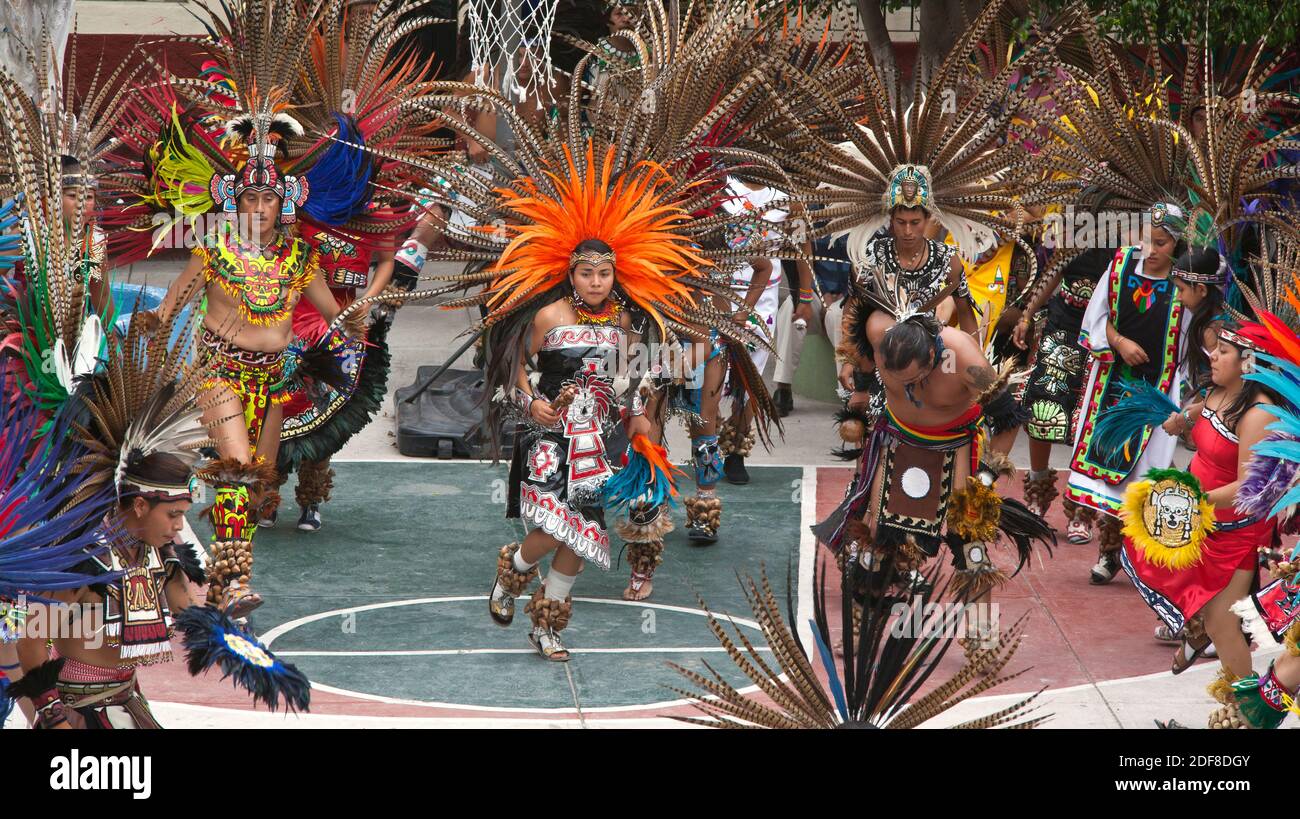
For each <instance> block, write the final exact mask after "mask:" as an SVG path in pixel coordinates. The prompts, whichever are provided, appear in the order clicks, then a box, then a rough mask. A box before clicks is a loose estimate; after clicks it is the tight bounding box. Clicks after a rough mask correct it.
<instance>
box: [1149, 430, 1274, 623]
mask: <svg viewBox="0 0 1300 819" xmlns="http://www.w3.org/2000/svg"><path fill="white" fill-rule="evenodd" d="M1192 440H1193V441H1194V442H1195V443H1196V455H1195V456H1193V458H1192V464H1191V467H1190V471H1191V473H1192V474H1193V475H1195V476H1196V479H1197V480H1199V481H1200V482H1201V489H1203V490H1204V491H1206V492H1209V491H1211V490H1214V489H1218V488H1219V487H1221V486H1225V485H1227V484H1230V483H1232V482H1233V481H1235V480H1237V453H1238V450H1239V446H1238V442H1237V436H1236V435H1235V434H1233V433H1232V432H1231V431H1229V430H1228V428H1227V427H1226V426H1225V425H1224V424H1223V422H1222V420H1220V418H1219V416H1218V415H1217V414H1215V412H1214V411H1213V410H1211V409H1210V408H1208V407H1206V408H1204V409H1202V410H1201V420H1200V422H1199V423H1197V424H1196V426H1194V427H1193V428H1192ZM1243 517H1244V516H1243V515H1240V514H1238V513H1237V510H1236V509H1233V508H1228V509H1216V510H1215V515H1214V519H1215V521H1216V522H1217V523H1219V524H1220V525H1222V524H1224V523H1228V522H1230V521H1238V520H1241V519H1242V518H1243ZM1276 539H1277V522H1276V519H1275V518H1269V519H1267V520H1262V521H1259V522H1258V523H1252V524H1250V525H1248V526H1243V527H1242V528H1240V529H1232V530H1230V531H1226V532H1225V531H1218V532H1215V533H1214V534H1212V535H1210V536H1209V537H1207V538H1206V539H1205V542H1204V543H1202V544H1201V559H1200V561H1199V562H1198V563H1196V565H1194V566H1189V567H1187V568H1186V569H1168V568H1164V567H1162V566H1154V565H1152V564H1151V563H1149V562H1147V560H1146V558H1145V557H1143V555H1142V554H1141V552H1139V551H1138V550H1137V549H1135V548H1134V547H1133V544H1132V542H1131V541H1129V540H1128V539H1127V538H1125V540H1124V556H1123V563H1124V568H1125V569H1126V570H1127V571H1128V573H1129V576H1130V577H1132V578H1133V583H1134V585H1136V586H1137V587H1138V591H1139V592H1141V593H1142V596H1143V597H1144V598H1145V599H1146V602H1147V605H1149V606H1151V608H1153V609H1154V610H1155V612H1156V614H1158V615H1160V617H1161V618H1162V619H1163V620H1164V621H1165V622H1166V623H1167V624H1168V625H1169V627H1170V628H1171V629H1173V630H1174V631H1177V630H1179V629H1181V628H1182V625H1183V622H1184V621H1185V620H1186V619H1187V618H1190V617H1192V616H1193V615H1195V614H1196V613H1197V612H1198V611H1200V610H1201V608H1202V607H1204V606H1205V604H1206V603H1208V602H1209V601H1210V599H1211V598H1212V597H1214V596H1215V595H1216V594H1218V593H1219V592H1221V591H1223V590H1224V589H1225V588H1226V587H1227V585H1228V581H1229V580H1230V579H1232V573H1233V572H1235V571H1237V570H1238V569H1244V570H1247V571H1249V570H1251V569H1254V568H1256V567H1257V566H1258V565H1259V563H1258V560H1259V548H1260V547H1261V546H1268V545H1270V544H1272V543H1273V542H1274V541H1275V540H1276Z"/></svg>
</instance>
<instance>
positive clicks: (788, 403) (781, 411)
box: [772, 387, 794, 418]
mask: <svg viewBox="0 0 1300 819" xmlns="http://www.w3.org/2000/svg"><path fill="white" fill-rule="evenodd" d="M772 406H774V407H776V414H777V416H778V417H780V418H784V417H786V416H787V415H789V414H790V413H792V412H794V394H793V393H792V392H791V391H790V388H789V387H777V388H776V392H773V393H772Z"/></svg>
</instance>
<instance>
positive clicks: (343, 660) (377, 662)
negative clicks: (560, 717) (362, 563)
mask: <svg viewBox="0 0 1300 819" xmlns="http://www.w3.org/2000/svg"><path fill="white" fill-rule="evenodd" d="M486 601H487V596H486V595H463V596H446V597H423V598H413V599H408V600H394V601H386V602H383V603H370V604H366V605H360V606H349V607H347V608H340V609H333V610H330V611H324V612H318V613H316V614H310V615H306V616H304V617H299V618H297V619H294V620H290V621H289V622H287V623H283V624H281V625H279V626H276V627H274V628H272V629H269V630H268V631H266V632H265V633H264V634H263V635H262V641H263V643H264V644H265V645H266V646H267V647H268V648H270V649H271V650H272V651H274V652H275V654H276V655H277V656H278V657H280V658H282V659H283V660H285V661H287V662H291V663H295V664H297V665H298V666H299V668H300V669H301V670H303V671H304V672H306V673H307V675H308V677H309V678H313V679H312V686H313V687H314V688H317V689H320V690H322V691H328V692H331V693H335V694H341V695H344V696H350V697H355V698H357V699H362V700H369V701H376V702H384V703H389V704H399V705H413V706H421V707H427V708H450V709H460V710H466V711H485V712H522V713H550V714H559V713H573V712H574V710H575V709H574V707H573V705H572V703H571V702H569V703H568V704H565V705H562V706H555V705H550V706H547V707H537V706H528V705H523V704H520V703H517V702H516V703H511V702H506V701H504V700H503V701H501V702H497V703H492V702H488V703H484V702H456V701H452V700H454V699H457V697H456V696H455V690H453V691H452V696H450V697H446V698H444V697H440V696H436V695H437V694H438V693H439V687H438V685H437V679H436V677H437V675H438V674H441V673H448V674H449V675H451V677H453V678H454V676H455V667H454V666H453V665H450V663H455V662H456V660H457V659H461V660H462V663H461V665H462V666H463V667H467V668H468V667H470V666H471V664H472V663H475V662H478V663H483V662H484V661H485V660H486V661H487V663H489V664H491V665H495V666H497V667H498V673H497V674H496V675H495V676H493V675H486V676H484V675H482V673H481V672H482V670H481V669H480V670H479V673H467V674H465V675H464V676H465V678H466V679H469V680H470V681H471V682H474V681H477V682H475V684H474V685H473V686H472V687H473V689H474V690H476V691H484V690H486V691H489V692H491V691H493V690H497V691H506V692H507V696H506V699H508V698H509V695H514V696H518V695H519V693H520V692H518V691H517V690H516V689H518V688H519V687H520V686H521V685H525V684H528V683H530V682H535V681H536V680H537V678H539V677H543V675H545V674H546V673H547V672H555V673H556V674H558V676H559V678H560V679H563V676H564V674H565V671H564V668H565V666H566V665H567V666H570V667H572V668H573V669H574V670H578V673H577V675H576V676H577V678H578V684H579V689H580V691H581V693H580V695H579V702H580V703H581V704H582V710H583V711H584V712H593V713H599V712H613V711H619V712H621V711H639V710H640V711H651V710H660V709H666V708H672V707H675V706H680V705H684V704H688V701H687V700H683V699H671V700H653V698H652V697H646V698H644V699H640V700H637V701H632V702H619V703H612V704H611V703H607V702H604V701H599V702H597V700H601V697H600V695H601V694H603V693H607V690H608V688H610V687H612V686H608V685H606V686H602V685H599V684H597V681H596V680H593V679H591V678H592V677H598V676H599V675H600V674H602V673H610V672H611V669H613V670H614V671H615V672H617V668H616V666H617V664H618V662H617V660H615V657H624V658H630V659H629V660H626V661H624V663H622V664H623V665H627V664H632V665H633V666H634V668H633V669H632V670H631V671H630V672H628V675H629V676H631V677H634V678H636V679H638V680H641V681H642V682H643V683H644V679H643V677H644V676H645V675H644V673H643V671H638V670H637V669H638V668H640V669H646V668H649V669H655V670H656V671H655V674H656V676H658V675H659V674H660V673H661V674H662V676H661V677H660V679H658V680H656V681H654V682H653V683H650V684H646V687H647V688H650V687H651V686H653V689H654V690H656V691H663V690H666V689H665V688H664V685H665V684H671V685H675V686H681V687H683V688H686V689H688V690H689V689H691V688H692V686H691V685H690V684H689V683H688V682H687V680H686V679H685V678H683V677H681V676H679V675H678V674H677V673H676V672H674V671H672V670H671V669H670V668H669V667H668V665H667V661H673V662H677V663H680V664H682V665H684V666H687V667H691V665H692V664H694V663H696V662H698V661H699V660H700V659H704V660H707V661H709V664H710V665H711V666H713V667H714V668H715V669H717V670H719V671H721V672H723V673H724V676H726V677H728V679H729V680H730V681H731V682H732V684H733V685H735V686H736V687H737V690H739V691H741V692H742V693H752V692H754V691H757V690H758V688H757V686H754V685H752V684H750V685H743V686H742V685H741V683H742V682H743V683H748V679H747V678H745V677H744V675H743V674H742V673H741V672H740V671H739V670H738V669H736V670H735V673H734V675H732V674H731V671H732V663H731V660H730V658H728V657H727V656H726V655H725V654H724V653H721V647H720V646H719V645H718V643H717V642H716V641H714V640H713V639H712V635H711V633H709V632H708V631H707V630H701V631H700V634H701V635H702V636H703V637H705V638H706V639H707V640H708V641H709V642H707V643H706V642H702V641H700V640H699V639H696V638H694V637H693V638H691V639H688V640H670V641H669V642H667V643H666V644H663V645H660V646H642V647H634V646H630V647H592V648H584V646H583V645H581V644H580V643H581V641H580V640H576V639H572V638H571V639H569V640H568V641H567V642H568V643H569V648H570V650H571V651H572V652H573V654H574V659H573V660H572V661H570V662H569V663H568V664H565V663H548V662H546V661H545V660H543V659H542V658H541V657H538V656H537V655H536V652H535V651H534V650H533V649H532V648H531V647H530V646H529V644H528V640H527V628H528V624H527V616H526V615H524V614H523V607H522V602H523V601H522V600H521V602H520V605H519V608H518V614H517V615H516V618H517V619H516V622H515V623H514V624H512V626H510V628H508V629H499V628H498V627H497V626H495V625H492V627H491V629H485V632H484V633H485V634H492V635H496V634H502V635H512V636H514V637H517V638H518V639H517V640H515V641H512V642H511V645H510V647H508V648H497V649H493V648H486V649H484V648H473V647H470V648H438V649H423V648H421V649H405V648H403V649H385V648H368V649H359V650H352V651H347V650H343V651H333V650H328V649H316V648H314V647H311V648H298V647H294V648H289V647H277V646H275V645H274V643H275V642H276V641H277V640H280V639H281V638H283V637H284V636H285V635H287V634H291V633H293V632H294V631H297V630H299V629H301V628H302V627H304V626H307V625H309V624H311V623H316V622H319V621H322V620H328V619H331V618H345V617H347V616H348V615H355V614H359V613H362V612H369V611H377V610H383V609H396V608H407V607H413V606H433V607H435V609H436V608H438V607H441V606H446V605H448V604H461V607H462V608H463V607H464V605H465V604H471V605H473V606H474V607H475V609H477V607H478V606H480V605H481V606H483V607H484V608H485V609H486ZM574 602H577V603H581V604H584V605H583V608H584V612H583V615H584V618H587V619H589V621H590V622H593V623H594V622H595V618H598V617H599V613H598V610H593V607H592V604H599V605H603V606H613V607H632V608H634V609H637V610H639V611H638V612H637V613H636V616H637V617H638V618H642V619H644V617H645V612H647V611H652V612H656V613H664V614H667V615H669V616H670V617H676V616H679V615H691V616H695V617H706V616H707V614H708V613H707V612H705V611H704V610H702V609H696V608H688V607H685V606H673V605H668V604H663V603H650V602H646V601H628V600H617V599H605V598H592V597H577V598H574ZM474 613H475V614H476V615H477V614H479V612H477V610H475V612H474ZM482 614H483V619H479V618H478V617H475V618H474V622H475V623H476V624H482V623H483V620H485V619H486V613H485V612H484V613H482ZM448 615H449V616H454V612H448ZM718 617H719V620H720V622H722V624H723V627H724V628H726V629H728V631H730V627H729V625H728V624H729V623H734V624H735V625H736V626H738V627H740V628H743V629H745V630H746V631H749V632H754V633H755V634H757V639H754V637H753V636H750V638H749V639H750V641H751V643H754V644H755V647H756V648H757V649H759V650H760V651H761V652H762V655H763V656H764V659H765V661H768V660H770V658H771V653H770V650H769V649H768V648H767V646H766V644H765V641H764V640H763V638H762V630H761V628H760V627H759V625H758V623H757V622H755V621H754V620H752V619H750V618H744V617H734V616H727V615H721V614H719V615H718ZM521 619H522V622H521V621H520V620H521ZM608 619H609V618H606V620H605V621H603V622H608ZM354 622H355V621H354ZM570 630H572V626H571V627H570ZM596 654H608V655H613V656H611V657H609V658H597V657H594V656H593V655H596ZM503 655H505V656H503ZM510 655H518V656H517V657H516V656H510ZM584 659H585V660H586V663H583V662H581V661H582V660H584ZM604 659H610V660H615V661H614V662H613V663H606V662H603V660H604ZM316 660H326V661H329V665H327V666H324V667H325V668H327V669H329V672H334V673H328V672H327V673H324V674H322V673H320V669H313V668H307V667H304V666H307V665H316V663H315V662H313V661H316ZM593 660H594V661H595V662H593ZM385 662H396V663H399V664H402V668H401V671H400V673H399V674H392V675H387V676H386V675H385V674H384V671H385V670H384V668H383V667H382V666H383V665H384V663H385ZM348 663H352V664H358V665H361V666H363V667H364V668H365V669H366V675H367V676H370V677H373V678H375V679H380V680H388V681H392V680H399V681H401V682H405V683H408V685H409V684H410V683H411V682H412V681H417V680H418V681H424V682H426V683H431V684H432V685H433V692H432V695H431V696H430V697H425V696H423V695H422V694H414V695H412V694H408V695H406V696H390V695H389V694H390V693H398V694H400V693H401V692H393V690H392V688H389V689H388V690H387V691H386V692H384V693H380V692H378V691H373V690H372V691H366V690H358V688H361V687H362V686H356V685H355V684H353V685H351V686H348V685H347V684H346V683H345V684H344V685H334V684H332V680H333V679H337V677H338V676H340V675H342V676H346V672H342V673H341V674H340V673H339V671H338V667H339V666H340V665H343V664H348ZM408 663H414V664H415V665H416V668H417V670H416V671H415V672H414V673H413V672H412V671H411V670H410V666H408V665H406V664H408ZM533 663H536V666H535V667H533V666H532V665H531V664H533ZM579 669H580V670H579ZM698 670H701V671H703V669H702V668H700V669H698ZM318 678H319V679H318ZM484 679H487V680H488V681H489V683H490V686H495V689H494V688H492V687H490V686H485V685H484V684H483V680H484ZM449 681H451V680H450V679H449ZM376 688H380V689H382V688H383V686H376ZM448 688H454V689H456V690H462V691H463V690H464V688H465V686H464V685H460V686H448ZM602 689H605V690H602ZM443 690H445V689H443ZM488 696H491V694H490V693H489V694H488Z"/></svg>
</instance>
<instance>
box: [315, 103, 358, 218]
mask: <svg viewBox="0 0 1300 819" xmlns="http://www.w3.org/2000/svg"><path fill="white" fill-rule="evenodd" d="M334 119H335V122H336V123H337V124H338V132H337V134H335V136H334V137H332V138H331V142H330V145H329V147H328V148H326V149H325V152H324V153H323V154H322V155H321V157H320V159H318V160H317V161H316V163H315V164H314V165H312V166H311V169H310V170H308V171H307V172H306V173H305V174H304V176H305V177H306V178H307V183H308V185H309V186H310V189H311V197H310V198H308V199H307V201H306V202H305V203H304V204H303V207H302V209H303V211H304V212H305V213H306V214H307V215H308V216H310V217H311V218H312V219H314V220H316V221H317V222H320V223H321V224H323V225H330V226H331V227H337V226H339V225H342V224H344V223H345V222H347V221H348V220H350V219H352V218H354V217H356V216H358V215H360V214H361V213H362V212H364V211H365V209H366V206H367V205H369V204H370V197H371V194H372V189H371V185H370V178H371V174H372V173H373V172H374V158H373V157H371V156H370V154H369V153H368V152H367V151H366V148H365V137H364V136H363V135H362V133H361V130H360V129H359V128H358V127H357V124H356V122H355V121H354V120H353V119H352V118H351V117H346V116H344V115H343V114H335V115H334Z"/></svg>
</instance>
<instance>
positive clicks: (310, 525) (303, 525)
mask: <svg viewBox="0 0 1300 819" xmlns="http://www.w3.org/2000/svg"><path fill="white" fill-rule="evenodd" d="M298 531H300V532H319V531H320V505H319V504H315V503H313V504H312V505H311V506H305V507H303V510H302V517H300V518H298Z"/></svg>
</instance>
